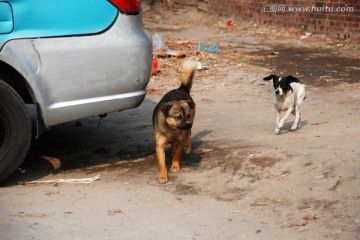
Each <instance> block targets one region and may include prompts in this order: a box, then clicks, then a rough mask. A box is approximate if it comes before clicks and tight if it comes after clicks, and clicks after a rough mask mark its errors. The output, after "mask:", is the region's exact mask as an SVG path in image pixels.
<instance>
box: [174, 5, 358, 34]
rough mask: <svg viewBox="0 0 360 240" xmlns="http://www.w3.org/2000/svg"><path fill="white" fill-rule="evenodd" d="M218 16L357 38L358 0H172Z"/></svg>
mask: <svg viewBox="0 0 360 240" xmlns="http://www.w3.org/2000/svg"><path fill="white" fill-rule="evenodd" d="M175 2H176V3H178V4H183V5H190V6H196V7H197V8H198V9H199V10H201V11H205V12H209V13H215V14H218V15H220V16H230V15H231V14H236V16H237V17H241V18H243V19H244V20H250V21H254V22H258V23H261V24H270V25H277V26H281V27H286V28H298V29H300V30H302V31H306V32H311V33H318V34H326V35H328V36H330V37H333V38H339V39H348V38H351V39H360V1H359V0H260V1H255V0H175Z"/></svg>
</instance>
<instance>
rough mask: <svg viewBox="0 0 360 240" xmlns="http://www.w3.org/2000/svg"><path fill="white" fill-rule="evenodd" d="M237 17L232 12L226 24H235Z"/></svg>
mask: <svg viewBox="0 0 360 240" xmlns="http://www.w3.org/2000/svg"><path fill="white" fill-rule="evenodd" d="M235 17H236V15H235V14H232V15H231V17H230V18H229V19H228V20H227V21H226V25H227V26H228V27H232V26H234V21H235Z"/></svg>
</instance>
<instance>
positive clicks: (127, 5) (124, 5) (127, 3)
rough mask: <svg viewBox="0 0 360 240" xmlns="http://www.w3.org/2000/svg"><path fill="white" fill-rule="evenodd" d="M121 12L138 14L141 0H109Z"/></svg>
mask: <svg viewBox="0 0 360 240" xmlns="http://www.w3.org/2000/svg"><path fill="white" fill-rule="evenodd" d="M108 1H109V2H110V3H111V4H112V5H114V6H115V7H116V8H117V9H119V11H120V12H122V13H126V14H137V13H139V12H140V9H141V0H108Z"/></svg>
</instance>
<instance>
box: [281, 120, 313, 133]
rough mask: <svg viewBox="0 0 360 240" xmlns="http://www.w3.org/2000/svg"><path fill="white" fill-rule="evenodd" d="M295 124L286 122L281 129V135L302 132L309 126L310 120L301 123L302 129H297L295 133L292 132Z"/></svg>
mask: <svg viewBox="0 0 360 240" xmlns="http://www.w3.org/2000/svg"><path fill="white" fill-rule="evenodd" d="M293 124H294V121H291V122H286V123H284V125H283V127H282V128H281V129H280V134H285V133H288V132H297V131H299V130H301V129H302V128H303V127H305V126H306V125H308V124H309V121H308V120H303V121H300V128H297V129H296V130H295V131H293V130H291V127H292V125H293Z"/></svg>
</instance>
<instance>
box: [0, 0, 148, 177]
mask: <svg viewBox="0 0 360 240" xmlns="http://www.w3.org/2000/svg"><path fill="white" fill-rule="evenodd" d="M151 63H152V43H151V39H150V37H149V35H148V33H147V32H146V30H145V29H144V26H143V24H142V13H141V6H140V2H139V0H109V1H107V0H76V1H73V0H52V1H48V0H37V1H32V0H6V1H3V0H0V181H1V180H3V179H5V178H6V177H7V176H8V175H9V174H11V173H12V172H13V171H14V170H16V168H17V167H18V166H19V165H20V164H21V162H22V161H23V159H24V158H25V156H26V154H27V151H28V148H29V146H30V142H31V138H32V130H31V123H30V118H29V114H28V112H27V110H26V107H25V106H26V104H34V105H35V106H36V109H37V115H38V116H37V119H38V122H37V124H36V125H37V126H36V129H37V133H36V137H39V136H40V135H41V133H42V132H43V131H45V130H46V129H48V128H50V127H51V126H54V125H57V124H60V123H66V122H69V121H73V120H77V119H81V118H86V117H90V116H96V115H100V114H104V113H109V112H114V111H120V110H125V109H129V108H134V107H137V106H138V105H140V104H141V102H142V101H143V99H144V97H145V93H146V86H147V84H148V81H149V79H150V75H151Z"/></svg>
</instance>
